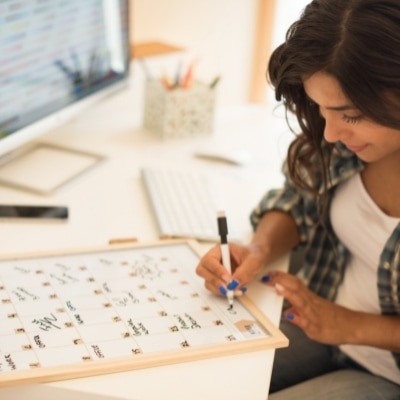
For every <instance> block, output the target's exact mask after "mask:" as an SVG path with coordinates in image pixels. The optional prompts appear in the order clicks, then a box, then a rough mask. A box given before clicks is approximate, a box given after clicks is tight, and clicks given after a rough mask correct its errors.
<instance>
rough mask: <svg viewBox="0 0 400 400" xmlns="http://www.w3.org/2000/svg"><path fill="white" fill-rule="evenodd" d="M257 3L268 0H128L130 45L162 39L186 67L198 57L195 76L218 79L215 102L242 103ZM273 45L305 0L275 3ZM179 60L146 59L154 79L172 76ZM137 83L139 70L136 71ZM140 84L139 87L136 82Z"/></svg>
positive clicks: (249, 61)
mask: <svg viewBox="0 0 400 400" xmlns="http://www.w3.org/2000/svg"><path fill="white" fill-rule="evenodd" d="M259 1H271V0H133V1H132V6H131V8H132V11H133V13H132V18H131V21H132V24H133V26H132V36H131V39H132V41H133V42H135V43H137V42H145V41H152V40H161V41H165V42H169V43H171V44H175V45H178V46H182V47H184V48H185V49H186V52H185V54H184V56H183V59H184V62H185V63H188V62H189V61H190V60H192V59H193V58H195V57H198V58H199V59H200V63H199V65H198V70H197V72H198V74H197V76H198V77H199V78H200V79H202V80H205V81H211V80H212V79H213V77H215V76H216V75H221V76H222V79H221V82H220V84H219V88H218V89H219V90H218V101H219V104H223V105H232V104H240V103H243V102H246V101H247V100H248V96H249V82H250V79H251V73H252V68H253V67H252V63H253V57H254V54H253V52H254V42H255V40H254V38H255V34H256V30H257V22H258V7H259ZM276 1H277V15H276V18H277V19H276V22H275V26H274V40H273V43H274V46H275V44H278V43H279V42H281V41H282V40H283V37H284V33H285V32H286V30H287V28H288V26H289V25H290V23H291V22H292V21H294V20H295V19H296V18H297V17H298V16H299V15H300V11H301V10H302V8H303V7H304V5H305V4H306V3H308V2H309V0H276ZM180 58H182V57H180V56H178V55H174V56H169V57H160V58H158V60H156V61H155V60H154V59H153V60H150V61H149V66H150V67H151V68H150V69H151V72H152V74H154V75H157V74H161V73H162V72H163V70H168V72H170V73H171V74H173V70H175V69H176V68H177V64H178V62H179V60H180ZM134 71H135V72H134V73H135V74H136V79H137V80H140V79H141V78H143V71H142V70H141V69H140V68H137V67H136V68H135V69H134ZM138 84H139V83H138Z"/></svg>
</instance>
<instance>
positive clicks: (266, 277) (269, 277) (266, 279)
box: [261, 275, 271, 283]
mask: <svg viewBox="0 0 400 400" xmlns="http://www.w3.org/2000/svg"><path fill="white" fill-rule="evenodd" d="M270 280H271V276H270V275H264V276H263V277H262V278H261V282H263V283H267V282H269V281H270Z"/></svg>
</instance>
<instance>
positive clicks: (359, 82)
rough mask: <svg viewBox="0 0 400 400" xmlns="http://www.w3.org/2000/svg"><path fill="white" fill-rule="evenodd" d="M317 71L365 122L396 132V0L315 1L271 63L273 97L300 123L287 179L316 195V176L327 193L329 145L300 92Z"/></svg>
mask: <svg viewBox="0 0 400 400" xmlns="http://www.w3.org/2000/svg"><path fill="white" fill-rule="evenodd" d="M318 71H324V72H326V73H328V74H330V75H331V76H333V77H334V78H336V79H337V81H338V82H339V84H340V86H341V88H342V90H343V92H344V94H345V95H346V96H347V98H348V99H349V100H350V101H351V102H352V103H353V104H354V106H355V107H356V108H357V109H358V110H359V111H360V112H361V113H362V115H363V116H364V117H365V118H368V119H370V120H373V121H375V122H377V123H379V124H381V125H384V126H387V127H392V128H396V129H400V0H314V1H312V2H311V3H310V4H309V5H308V6H306V7H305V9H304V11H303V13H302V15H301V17H300V19H299V20H298V21H297V22H295V23H294V24H292V26H291V27H290V28H289V30H288V32H287V34H286V40H285V42H284V43H283V44H281V45H280V46H279V47H278V48H277V49H276V50H275V51H274V52H273V54H272V56H271V58H270V60H269V64H268V80H269V81H270V83H271V84H272V86H273V87H274V88H275V96H276V99H277V100H278V101H283V103H284V105H285V107H286V111H287V112H292V113H294V114H295V115H296V117H297V120H298V123H299V125H300V132H299V133H298V135H297V137H296V139H295V140H294V141H293V142H292V144H291V146H290V148H289V152H288V159H287V161H288V169H289V175H290V177H291V179H292V180H293V181H294V183H295V184H297V185H298V186H299V187H301V188H303V189H305V190H308V191H311V192H313V193H315V194H317V193H316V191H317V188H316V187H315V181H316V177H317V175H318V174H319V175H321V174H322V175H323V183H324V187H325V191H326V188H327V183H328V180H329V173H328V170H329V169H328V168H329V160H330V157H331V155H332V151H333V147H334V146H333V145H332V144H328V143H327V142H326V141H325V140H324V138H323V132H324V127H325V122H324V119H323V118H322V117H321V115H320V113H319V108H318V106H317V105H315V104H313V103H312V102H311V101H310V100H309V99H308V98H307V96H306V93H305V91H304V86H303V79H304V78H306V77H309V76H311V75H312V74H314V73H315V72H318ZM399 134H400V133H399ZM307 178H308V179H307Z"/></svg>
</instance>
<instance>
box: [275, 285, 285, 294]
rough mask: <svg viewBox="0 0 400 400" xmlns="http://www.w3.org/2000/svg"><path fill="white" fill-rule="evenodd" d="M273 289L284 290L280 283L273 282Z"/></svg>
mask: <svg viewBox="0 0 400 400" xmlns="http://www.w3.org/2000/svg"><path fill="white" fill-rule="evenodd" d="M275 289H276V290H277V291H278V292H284V291H285V288H284V287H283V286H282V285H281V284H280V283H276V284H275Z"/></svg>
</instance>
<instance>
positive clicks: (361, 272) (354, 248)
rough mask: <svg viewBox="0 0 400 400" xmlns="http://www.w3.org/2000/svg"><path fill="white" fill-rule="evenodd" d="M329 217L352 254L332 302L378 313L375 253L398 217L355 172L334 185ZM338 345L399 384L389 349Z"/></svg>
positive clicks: (376, 372)
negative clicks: (380, 203) (385, 209)
mask: <svg viewBox="0 0 400 400" xmlns="http://www.w3.org/2000/svg"><path fill="white" fill-rule="evenodd" d="M330 217H331V221H332V225H333V229H334V231H335V233H336V235H337V236H338V238H339V239H340V241H341V242H342V243H343V244H344V245H345V246H346V247H347V248H348V249H349V251H350V252H351V255H352V256H351V260H350V262H349V264H348V266H347V267H346V270H345V275H344V279H343V282H342V283H341V285H340V286H339V290H338V294H337V297H336V300H335V302H336V303H337V304H340V305H342V306H344V307H347V308H349V309H352V310H357V311H364V312H367V313H372V314H380V313H381V310H380V307H379V297H378V286H377V280H378V263H379V257H380V254H381V252H382V250H383V247H384V245H385V243H386V241H387V239H388V238H389V236H390V234H391V233H392V232H393V230H394V229H395V228H396V226H397V224H398V223H399V218H394V217H390V216H388V215H386V214H385V213H384V212H383V211H382V210H381V209H380V208H379V207H378V206H377V205H376V204H375V202H374V201H373V200H372V199H371V197H370V196H369V194H368V192H367V191H366V190H365V188H364V185H363V182H362V180H361V177H360V175H359V174H357V175H355V176H353V177H352V178H350V179H349V180H347V181H346V182H344V183H342V184H341V185H340V186H339V187H338V188H337V190H336V193H335V195H334V197H333V199H332V205H331V209H330ZM340 348H341V350H342V351H343V352H344V353H346V354H348V355H349V356H350V357H351V358H352V359H353V360H355V361H357V362H358V363H359V364H361V365H362V366H364V367H365V368H367V369H368V370H369V371H371V372H372V373H374V374H376V375H380V376H383V377H385V378H386V379H389V380H391V381H393V382H395V383H397V384H400V372H399V369H398V367H397V366H396V363H395V361H394V358H393V356H392V355H391V353H390V352H389V351H386V350H382V349H377V348H374V347H369V346H359V345H341V346H340Z"/></svg>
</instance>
